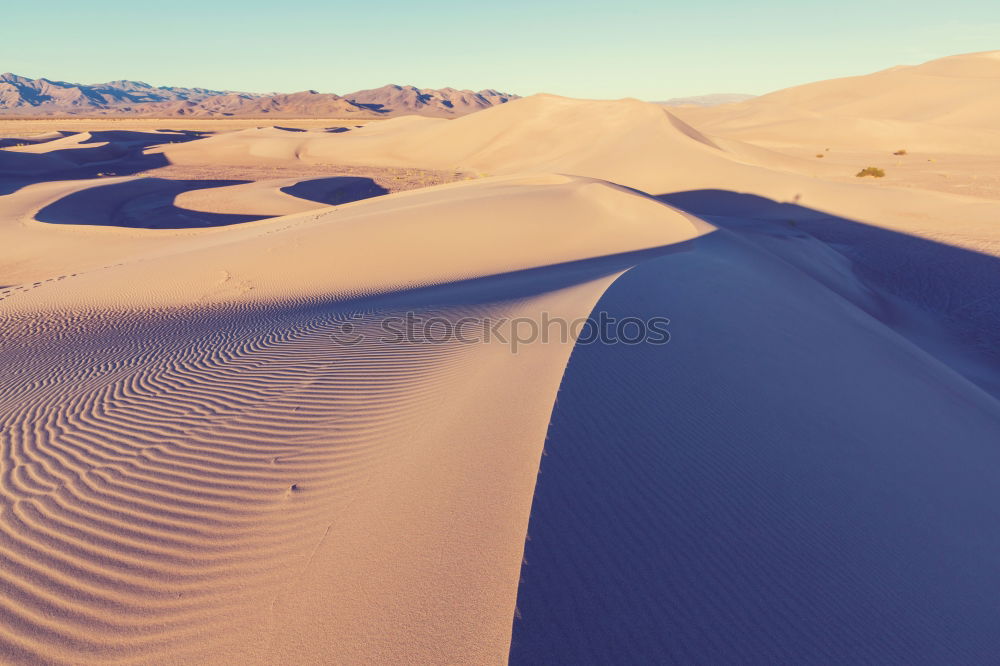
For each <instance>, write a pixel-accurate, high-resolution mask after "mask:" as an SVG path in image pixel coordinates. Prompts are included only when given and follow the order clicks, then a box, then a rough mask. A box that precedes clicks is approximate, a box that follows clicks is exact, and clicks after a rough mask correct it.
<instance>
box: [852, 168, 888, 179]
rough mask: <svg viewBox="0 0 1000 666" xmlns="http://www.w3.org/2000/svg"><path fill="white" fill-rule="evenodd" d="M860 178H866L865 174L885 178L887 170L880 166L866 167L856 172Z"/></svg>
mask: <svg viewBox="0 0 1000 666" xmlns="http://www.w3.org/2000/svg"><path fill="white" fill-rule="evenodd" d="M854 175H855V176H857V177H858V178H864V177H865V176H871V177H872V178H883V177H884V176H885V171H884V170H883V169H879V168H878V167H865V168H864V169H862V170H861V171H859V172H857V173H856V174H854Z"/></svg>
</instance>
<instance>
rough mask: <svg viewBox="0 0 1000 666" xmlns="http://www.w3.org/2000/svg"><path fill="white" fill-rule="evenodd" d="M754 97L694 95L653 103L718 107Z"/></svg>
mask: <svg viewBox="0 0 1000 666" xmlns="http://www.w3.org/2000/svg"><path fill="white" fill-rule="evenodd" d="M755 96H756V95H744V94H742V93H716V94H714V95H696V96H695V97H674V98H672V99H668V100H664V101H662V102H655V103H656V104H661V105H663V106H718V105H719V104H732V103H734V102H745V101H746V100H748V99H752V98H754V97H755Z"/></svg>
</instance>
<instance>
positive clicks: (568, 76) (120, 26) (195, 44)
mask: <svg viewBox="0 0 1000 666" xmlns="http://www.w3.org/2000/svg"><path fill="white" fill-rule="evenodd" d="M0 25H3V26H4V28H5V29H4V30H3V37H2V39H0V72H3V71H11V72H14V73H16V74H21V75H24V76H29V77H32V78H37V77H41V76H44V77H46V78H50V79H55V80H62V81H71V82H76V83H98V82H104V81H109V80H115V79H136V80H140V81H146V82H148V83H152V84H154V85H176V86H199V87H205V88H213V89H227V90H241V91H248V92H295V91H299V90H307V89H314V90H319V91H320V92H335V93H347V92H352V91H355V90H359V89H363V88H374V87H378V86H381V85H384V84H386V83H399V84H412V85H416V86H418V87H429V88H439V87H444V86H453V87H456V88H471V89H475V90H479V89H482V88H494V89H497V90H502V91H504V92H512V93H517V94H521V95H530V94H533V93H536V92H548V93H555V94H559V95H566V96H570V97H584V98H597V99H617V98H621V97H637V98H639V99H646V100H652V101H655V100H661V99H668V98H671V97H679V96H688V95H700V94H708V93H750V94H762V93H765V92H769V91H772V90H778V89H781V88H786V87H788V86H792V85H797V84H801V83H808V82H811V81H817V80H822V79H829V78H835V77H839V76H852V75H857V74H867V73H869V72H873V71H877V70H880V69H885V68H887V67H891V66H893V65H899V64H918V63H920V62H924V61H927V60H931V59H934V58H939V57H943V56H946V55H954V54H958V53H969V52H974V51H989V50H998V49H1000V2H997V1H996V0H982V1H978V0H949V1H948V2H929V1H927V0H923V1H921V0H905V1H904V0H866V1H857V0H839V1H838V2H817V1H815V0H813V1H812V2H809V1H808V0H807V1H805V2H803V0H794V1H792V0H758V1H757V2H748V1H747V0H687V1H685V2H674V1H673V0H659V1H656V0H615V1H612V0H601V1H593V0H534V1H529V0H497V1H495V2H482V1H481V0H480V1H477V0H469V1H467V2H454V1H443V0H419V1H415V0H409V1H398V0H367V1H366V0H354V1H352V2H329V1H328V2H323V1H320V0H297V1H296V2H284V3H282V2H275V1H274V0H268V1H262V0H241V1H240V2H233V1H231V0H198V1H195V0H173V1H171V2H157V3H147V2H143V1H142V0H138V1H137V0H130V1H128V2H125V1H122V0H90V1H88V2H80V1H79V0H74V1H72V2H69V1H67V0H50V1H47V2H44V3H32V2H22V1H17V2H10V3H5V7H4V8H3V10H2V12H0Z"/></svg>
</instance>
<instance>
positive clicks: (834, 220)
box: [657, 190, 1000, 395]
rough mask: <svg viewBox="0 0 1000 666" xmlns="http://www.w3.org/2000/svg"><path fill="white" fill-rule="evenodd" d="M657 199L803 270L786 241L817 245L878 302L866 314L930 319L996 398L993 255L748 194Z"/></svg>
mask: <svg viewBox="0 0 1000 666" xmlns="http://www.w3.org/2000/svg"><path fill="white" fill-rule="evenodd" d="M657 198H658V199H659V200H660V201H663V202H664V203H667V204H670V205H671V206H674V207H675V208H679V209H681V210H684V211H687V212H689V213H692V214H695V215H698V216H699V217H703V218H705V219H707V220H709V221H711V222H712V223H713V224H715V225H716V226H719V227H721V228H723V229H729V230H731V231H734V232H736V233H741V234H747V237H748V238H754V239H757V240H763V241H764V244H765V245H766V246H767V247H768V248H769V249H772V250H774V251H775V252H776V253H779V254H784V255H787V256H784V257H783V258H785V259H786V260H788V261H791V262H793V263H797V264H799V267H800V268H802V269H804V270H806V271H807V272H808V271H809V268H810V267H809V266H807V265H802V263H801V262H800V261H798V258H797V257H796V254H795V252H794V251H793V252H791V253H788V252H782V250H788V249H792V248H790V247H789V245H788V243H787V241H789V240H792V239H800V240H801V239H802V238H803V237H804V236H807V237H811V238H813V239H816V240H818V241H820V242H821V243H823V244H825V245H826V246H827V247H828V248H831V249H832V250H834V251H836V252H837V253H839V254H840V255H842V256H843V257H844V258H845V259H846V261H847V262H848V264H849V269H850V270H851V271H853V273H854V274H855V275H856V277H857V278H858V280H859V281H860V282H862V283H863V284H864V285H865V287H867V288H868V289H869V290H871V291H873V292H875V293H876V294H877V295H878V296H880V297H882V298H880V299H879V300H880V303H879V304H878V306H877V307H876V308H872V309H870V308H866V309H868V310H869V314H872V315H873V316H876V317H878V318H880V319H882V320H883V321H884V323H886V324H887V325H889V326H892V327H894V328H899V326H897V325H898V324H903V326H902V328H904V329H905V328H906V324H908V323H911V322H908V321H906V320H907V319H908V317H909V313H907V312H902V311H900V308H899V307H895V308H894V307H893V305H896V306H898V305H899V304H900V303H902V304H904V309H905V305H909V306H912V308H913V309H915V310H916V311H917V313H918V314H919V313H920V312H922V313H926V314H928V315H930V317H931V318H932V319H933V320H934V324H933V328H937V327H938V326H940V327H943V328H944V329H946V330H947V331H950V332H951V333H952V334H954V335H955V336H957V338H958V339H959V340H961V344H962V346H965V347H967V349H968V350H969V351H970V352H972V353H974V354H975V355H977V356H978V357H979V358H980V359H981V360H982V361H984V362H985V363H986V364H987V365H988V366H989V367H990V368H992V373H991V374H993V375H994V381H992V382H990V383H991V390H992V392H994V394H996V395H1000V377H997V374H1000V259H998V258H997V257H993V256H990V255H987V254H982V253H979V252H975V251H971V250H966V249H963V248H959V247H955V246H952V245H945V244H943V243H937V242H935V241H931V240H927V239H924V238H920V237H917V236H911V235H908V234H904V233H900V232H896V231H890V230H888V229H884V228H881V227H876V226H873V225H870V224H865V223H863V222H858V221H856V220H851V219H847V218H843V217H837V216H835V215H830V214H829V213H824V212H822V211H818V210H814V209H811V208H806V207H804V206H799V205H797V204H793V203H779V202H777V201H773V200H771V199H767V198H765V197H760V196H756V195H752V194H742V193H737V192H730V191H726V190H693V191H687V192H675V193H672V194H665V195H661V196H659V197H657ZM817 277H822V276H817ZM828 286H832V287H835V286H836V285H829V284H828ZM885 297H889V299H888V300H889V302H886V301H887V299H886V298H885ZM893 299H895V300H893ZM855 304H857V305H859V306H860V305H862V304H860V303H855ZM873 309H874V310H875V311H872V310H873Z"/></svg>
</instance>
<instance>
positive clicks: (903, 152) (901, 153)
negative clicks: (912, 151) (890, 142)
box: [893, 148, 906, 155]
mask: <svg viewBox="0 0 1000 666" xmlns="http://www.w3.org/2000/svg"><path fill="white" fill-rule="evenodd" d="M905 154H906V149H905V148H900V149H899V150H897V151H896V152H894V153H893V155H905Z"/></svg>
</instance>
